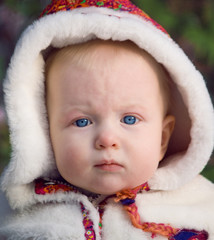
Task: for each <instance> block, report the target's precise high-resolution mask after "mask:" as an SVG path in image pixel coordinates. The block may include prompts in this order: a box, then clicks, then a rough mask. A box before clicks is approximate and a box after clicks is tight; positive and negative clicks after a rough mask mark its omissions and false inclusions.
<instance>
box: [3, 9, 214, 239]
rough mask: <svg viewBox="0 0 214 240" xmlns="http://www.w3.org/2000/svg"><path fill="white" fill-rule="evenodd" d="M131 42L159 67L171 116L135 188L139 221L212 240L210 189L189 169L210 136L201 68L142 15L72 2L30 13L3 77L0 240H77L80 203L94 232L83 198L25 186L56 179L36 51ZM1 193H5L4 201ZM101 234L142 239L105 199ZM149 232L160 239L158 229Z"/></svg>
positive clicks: (213, 132)
mask: <svg viewBox="0 0 214 240" xmlns="http://www.w3.org/2000/svg"><path fill="white" fill-rule="evenodd" d="M95 38H99V39H103V40H107V39H112V40H113V41H116V40H117V41H124V40H131V41H133V42H134V43H136V44H137V45H138V46H139V47H140V48H142V49H145V50H146V51H147V52H149V53H150V54H151V55H152V56H153V57H154V58H155V59H156V60H157V61H158V62H160V63H161V64H163V65H164V66H165V68H166V69H167V71H168V72H169V74H170V76H171V78H172V80H173V83H174V84H173V89H172V91H173V92H172V95H173V103H172V106H173V107H172V109H171V113H172V114H174V115H175V117H176V126H175V131H174V133H173V136H172V139H171V141H170V144H169V149H168V153H167V156H168V157H166V159H164V161H163V163H162V165H161V166H160V167H159V168H158V170H157V171H156V173H155V175H154V176H153V177H152V178H151V179H150V180H149V186H150V188H151V191H149V192H146V193H145V192H144V193H139V194H138V195H137V199H136V204H137V206H138V209H139V214H140V216H141V218H142V221H146V222H155V223H165V224H168V223H169V224H170V225H171V226H173V227H176V228H187V229H195V230H198V231H201V230H205V231H207V232H208V233H209V238H208V239H209V240H214V186H213V184H212V183H210V182H209V181H208V180H206V179H204V178H203V177H202V176H199V175H198V174H199V173H200V172H201V170H202V169H203V168H204V166H205V165H206V163H207V162H208V160H209V157H210V154H211V152H212V149H213V142H214V117H213V107H212V104H211V101H210V97H209V95H208V92H207V89H206V86H205V83H204V80H203V78H202V76H201V74H200V73H199V72H198V71H197V70H196V69H195V67H194V66H193V65H192V63H191V61H190V60H189V59H188V58H187V57H186V55H185V54H184V53H183V51H182V50H181V49H180V48H179V47H178V46H177V44H176V43H174V42H173V40H172V39H171V38H170V37H169V36H167V35H166V34H165V33H163V32H161V31H160V30H158V29H157V28H156V27H155V26H153V25H152V24H151V23H150V22H148V21H146V20H145V19H143V18H141V17H138V16H134V15H132V14H130V13H126V12H120V11H117V12H116V11H114V10H110V9H105V8H96V7H90V8H82V9H81V8H80V9H76V10H73V11H68V12H58V13H57V14H53V15H49V16H46V17H43V18H41V19H39V20H37V21H36V22H35V23H34V24H32V25H31V26H30V27H28V29H27V30H26V31H25V32H24V33H23V35H22V37H21V39H20V40H19V42H18V44H17V47H16V49H15V52H14V55H13V57H12V60H11V64H10V66H9V69H8V72H7V76H6V79H5V82H4V92H5V103H6V110H7V114H8V122H9V127H10V132H11V145H12V154H11V161H10V163H9V165H8V167H7V169H6V170H5V171H4V174H3V176H2V179H1V186H2V190H3V193H2V194H1V196H0V239H11V240H12V239H16V240H19V239H37V240H38V239H42V240H43V239H62V240H64V239H72V240H73V239H76V240H84V239H85V236H84V233H85V232H84V231H85V229H84V227H83V224H82V219H83V217H82V214H81V210H80V206H79V202H82V203H84V205H85V207H86V208H87V209H88V211H89V214H90V218H91V220H92V221H93V223H94V228H95V232H96V237H97V238H96V239H100V235H99V229H98V222H99V213H98V210H97V207H96V205H93V204H92V203H91V202H90V201H89V200H88V199H87V197H86V196H85V195H81V194H75V193H67V194H63V193H56V194H51V195H45V196H40V195H36V194H35V193H34V180H35V179H37V178H40V177H51V178H54V177H57V176H58V172H57V170H56V165H55V161H54V156H53V153H52V149H51V144H50V140H49V133H48V122H47V114H46V108H45V98H44V92H45V91H44V81H45V80H44V73H43V72H44V64H45V62H44V55H45V54H46V52H47V49H48V48H49V47H50V46H51V47H58V48H61V47H64V46H67V45H70V44H75V43H80V42H85V41H89V40H91V39H95ZM5 196H6V198H5ZM102 239H106V240H120V239H121V240H122V239H123V240H126V239H127V240H128V239H135V240H138V239H139V240H142V239H145V240H146V239H151V234H150V233H145V232H143V231H142V230H140V229H137V228H135V227H133V226H132V224H131V222H130V219H129V217H128V216H127V215H126V212H125V211H124V210H123V209H122V207H121V205H120V204H116V203H114V202H112V201H110V202H109V203H108V204H107V205H106V208H105V211H104V215H103V229H102ZM155 239H157V240H163V239H166V238H164V237H160V236H157V237H156V238H155Z"/></svg>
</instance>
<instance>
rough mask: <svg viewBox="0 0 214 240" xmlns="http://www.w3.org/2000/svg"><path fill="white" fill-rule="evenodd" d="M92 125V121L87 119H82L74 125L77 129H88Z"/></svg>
mask: <svg viewBox="0 0 214 240" xmlns="http://www.w3.org/2000/svg"><path fill="white" fill-rule="evenodd" d="M90 124H91V121H90V120H88V119H87V118H81V119H78V120H76V121H75V122H74V125H75V126H77V127H86V126H88V125H90Z"/></svg>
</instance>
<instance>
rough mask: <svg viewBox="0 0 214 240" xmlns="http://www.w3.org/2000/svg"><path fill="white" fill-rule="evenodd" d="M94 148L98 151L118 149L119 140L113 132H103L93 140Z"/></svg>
mask: <svg viewBox="0 0 214 240" xmlns="http://www.w3.org/2000/svg"><path fill="white" fill-rule="evenodd" d="M95 147H96V149H98V150H102V149H106V148H113V149H118V148H119V139H118V137H117V136H116V134H114V133H113V132H109V131H105V132H102V133H100V134H99V135H98V136H97V138H96V140H95Z"/></svg>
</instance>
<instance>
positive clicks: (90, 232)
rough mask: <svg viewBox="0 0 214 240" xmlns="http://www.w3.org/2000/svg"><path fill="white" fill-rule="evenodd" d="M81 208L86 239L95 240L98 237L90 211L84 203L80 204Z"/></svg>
mask: <svg viewBox="0 0 214 240" xmlns="http://www.w3.org/2000/svg"><path fill="white" fill-rule="evenodd" d="M80 206H81V211H82V215H83V225H84V227H85V239H87V240H88V239H91V240H95V239H96V235H95V231H94V227H93V222H92V221H91V219H90V218H89V211H88V210H86V209H85V207H84V205H83V204H82V203H80Z"/></svg>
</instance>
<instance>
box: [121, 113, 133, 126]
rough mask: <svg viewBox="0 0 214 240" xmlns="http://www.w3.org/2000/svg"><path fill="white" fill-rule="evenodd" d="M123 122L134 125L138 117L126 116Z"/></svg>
mask: <svg viewBox="0 0 214 240" xmlns="http://www.w3.org/2000/svg"><path fill="white" fill-rule="evenodd" d="M122 122H123V123H125V124H129V125H133V124H135V123H136V122H137V118H136V117H135V116H131V115H130V116H125V117H124V118H123V119H122Z"/></svg>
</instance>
